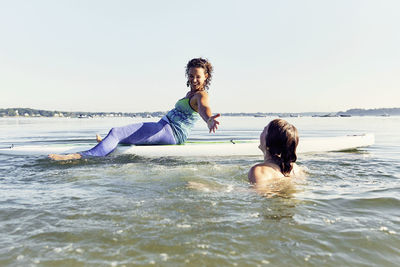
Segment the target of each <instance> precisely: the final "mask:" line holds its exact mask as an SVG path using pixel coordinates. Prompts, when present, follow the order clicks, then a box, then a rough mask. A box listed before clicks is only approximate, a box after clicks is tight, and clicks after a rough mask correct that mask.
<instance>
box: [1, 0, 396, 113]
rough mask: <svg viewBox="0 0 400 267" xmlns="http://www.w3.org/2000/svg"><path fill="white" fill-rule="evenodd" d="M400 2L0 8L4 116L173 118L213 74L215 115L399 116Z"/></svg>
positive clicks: (94, 0) (85, 2) (152, 1)
mask: <svg viewBox="0 0 400 267" xmlns="http://www.w3.org/2000/svg"><path fill="white" fill-rule="evenodd" d="M399 10H400V1H398V0H380V1H377V0H335V1H328V0H282V1H276V0H273V1H270V0H259V1H256V0H246V1H235V0H203V1H191V0H168V1H164V0H158V1H156V0H147V1H143V0H138V1H136V0H115V1H104V0H90V1H89V0H57V1H53V0H35V1H31V0H25V1H22V0H13V1H9V0H0V108H11V107H27V108H36V109H47V110H59V111H92V112H97V111H105V112H142V111H167V110H169V109H171V108H173V106H174V104H175V102H176V101H177V100H178V99H180V98H182V97H184V96H185V94H186V92H187V91H188V88H187V87H186V77H185V66H186V64H187V62H188V61H189V60H190V59H191V58H195V57H204V58H207V59H209V60H210V62H211V63H212V64H213V66H214V70H215V71H214V74H213V80H212V83H211V86H210V90H209V96H210V105H211V109H212V111H213V112H214V113H215V112H316V111H319V112H336V111H345V110H347V109H350V108H366V109H368V108H391V107H400V30H399V29H400V16H399Z"/></svg>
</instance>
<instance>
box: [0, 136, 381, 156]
mask: <svg viewBox="0 0 400 267" xmlns="http://www.w3.org/2000/svg"><path fill="white" fill-rule="evenodd" d="M374 142H375V136H374V134H363V135H347V136H337V137H305V138H300V141H299V145H298V147H297V153H318V152H328V151H342V150H350V149H356V148H359V147H366V146H370V145H373V144H374ZM93 145H94V144H93ZM258 145H259V141H258V140H247V141H198V142H187V143H185V144H183V145H155V146H150V145H149V146H135V145H132V146H123V145H120V146H118V147H117V149H116V150H115V151H114V152H113V154H134V155H138V156H144V157H170V156H172V157H210V156H217V157H220V156H260V155H262V153H261V151H260V149H259V148H258ZM91 147H92V146H90V145H79V144H78V145H74V144H69V145H26V146H11V145H10V147H5V148H4V147H3V148H0V154H8V155H48V154H52V153H54V154H68V153H75V152H79V151H84V150H88V149H90V148H91Z"/></svg>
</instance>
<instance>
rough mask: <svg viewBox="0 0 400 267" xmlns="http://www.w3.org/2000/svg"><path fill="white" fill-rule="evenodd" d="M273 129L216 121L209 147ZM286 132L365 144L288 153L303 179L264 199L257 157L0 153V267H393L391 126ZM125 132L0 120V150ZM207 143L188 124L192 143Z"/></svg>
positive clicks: (395, 137)
mask: <svg viewBox="0 0 400 267" xmlns="http://www.w3.org/2000/svg"><path fill="white" fill-rule="evenodd" d="M271 119H273V118H254V117H225V118H224V117H222V118H221V120H220V121H221V127H220V130H219V131H218V133H217V134H215V135H214V136H212V137H214V138H220V139H231V138H237V139H240V138H258V136H259V134H260V132H261V130H262V129H263V127H264V126H265V125H266V124H267V123H268V122H269V121H270V120H271ZM146 120H149V119H146ZM287 120H288V121H290V122H291V123H293V124H294V125H295V126H296V127H297V128H298V129H299V132H300V136H337V135H346V134H359V133H366V132H372V133H375V138H376V143H375V144H374V145H373V146H371V147H368V148H362V149H358V150H353V151H348V152H328V153H319V154H303V155H299V157H298V164H299V165H300V166H302V167H303V168H304V169H305V170H306V172H307V177H306V178H305V179H296V180H294V181H292V182H291V183H290V184H283V183H277V184H275V185H274V188H271V190H270V192H269V193H266V194H259V193H257V192H255V190H254V189H253V188H252V186H251V185H249V183H248V181H247V172H248V170H249V168H250V167H251V166H252V165H254V164H255V163H257V162H260V161H261V160H262V159H261V158H260V157H223V158H209V157H206V158H142V157H137V156H134V155H123V156H109V157H106V158H100V159H87V160H75V161H66V162H55V161H51V160H49V159H47V158H46V157H43V156H10V155H3V154H0V192H1V193H0V196H1V199H0V266H135V265H140V266H152V265H154V266H264V265H266V266H398V264H399V263H400V175H399V173H400V164H399V163H400V117H350V118H311V117H300V118H287ZM136 121H139V119H136V118H94V119H71V118H1V119H0V146H1V147H3V146H9V145H10V144H15V145H26V144H50V143H51V144H53V143H60V144H66V143H82V142H85V143H87V142H89V143H90V142H91V143H93V144H95V140H94V137H95V134H96V133H100V134H102V135H103V136H104V135H105V134H106V133H107V132H108V130H109V129H110V128H111V127H113V126H120V125H125V124H127V123H132V122H136ZM208 138H210V135H209V134H208V132H207V130H206V126H205V125H203V124H202V123H199V124H198V125H196V128H195V129H194V131H193V134H192V136H191V139H193V140H199V139H208ZM300 142H301V140H300Z"/></svg>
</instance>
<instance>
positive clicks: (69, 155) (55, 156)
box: [49, 153, 82, 160]
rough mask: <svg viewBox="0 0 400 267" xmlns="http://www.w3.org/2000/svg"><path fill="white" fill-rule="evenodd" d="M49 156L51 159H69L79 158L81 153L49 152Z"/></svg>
mask: <svg viewBox="0 0 400 267" xmlns="http://www.w3.org/2000/svg"><path fill="white" fill-rule="evenodd" d="M49 158H51V159H52V160H69V159H80V158H82V156H81V154H78V153H74V154H67V155H59V154H50V155H49Z"/></svg>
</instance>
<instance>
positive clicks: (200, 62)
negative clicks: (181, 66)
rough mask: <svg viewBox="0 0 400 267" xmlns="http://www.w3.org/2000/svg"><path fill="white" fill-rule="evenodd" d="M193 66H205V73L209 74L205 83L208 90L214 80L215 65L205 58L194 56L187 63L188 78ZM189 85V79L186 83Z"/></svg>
mask: <svg viewBox="0 0 400 267" xmlns="http://www.w3.org/2000/svg"><path fill="white" fill-rule="evenodd" d="M191 68H203V69H204V73H205V74H207V75H208V77H207V79H206V81H205V83H204V87H205V89H206V90H208V89H209V85H210V83H211V80H212V73H213V66H212V65H211V63H210V62H209V61H208V60H207V59H204V58H201V57H199V58H193V59H191V60H189V62H188V64H187V65H186V78H188V77H189V70H190V69H191ZM186 85H187V87H189V81H187V83H186Z"/></svg>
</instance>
